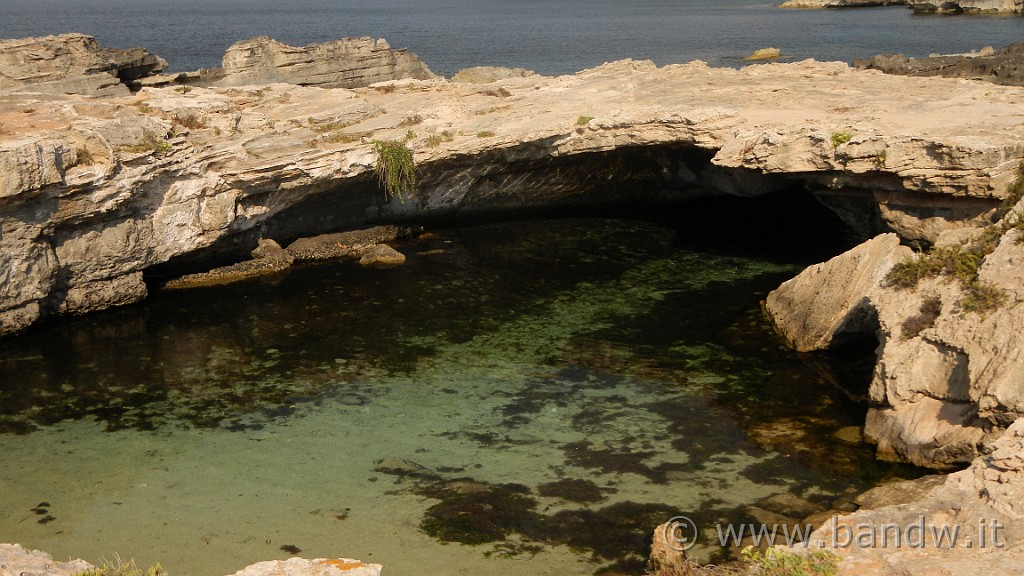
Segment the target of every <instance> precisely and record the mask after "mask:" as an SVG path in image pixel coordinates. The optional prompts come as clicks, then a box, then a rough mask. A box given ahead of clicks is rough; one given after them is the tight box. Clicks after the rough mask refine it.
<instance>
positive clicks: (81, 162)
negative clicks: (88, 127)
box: [75, 146, 96, 166]
mask: <svg viewBox="0 0 1024 576" xmlns="http://www.w3.org/2000/svg"><path fill="white" fill-rule="evenodd" d="M75 156H76V157H78V161H77V162H76V164H77V165H78V166H92V165H93V164H95V163H96V158H94V157H93V155H92V152H90V151H89V149H88V148H86V147H85V146H79V147H77V148H75Z"/></svg>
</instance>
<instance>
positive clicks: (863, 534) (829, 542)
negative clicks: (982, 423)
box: [795, 420, 1024, 576]
mask: <svg viewBox="0 0 1024 576" xmlns="http://www.w3.org/2000/svg"><path fill="white" fill-rule="evenodd" d="M1022 522H1024V420H1019V421H1017V422H1016V423H1014V424H1013V425H1012V426H1010V427H1009V429H1008V430H1007V431H1006V434H1005V435H1003V437H1002V438H1000V439H999V440H997V441H996V442H995V443H994V444H993V446H992V452H991V454H988V455H985V456H981V457H978V458H976V459H975V460H974V461H973V462H972V463H971V465H970V466H969V467H968V468H967V469H966V470H963V471H960V472H956V473H953V474H950V475H949V476H948V477H946V478H945V481H943V482H941V483H939V484H938V485H937V486H934V487H933V488H931V489H930V490H928V491H927V492H926V493H925V494H924V495H923V496H920V497H917V498H914V499H912V500H911V501H909V502H903V503H899V504H891V505H887V506H881V507H879V508H874V509H864V510H859V511H857V512H854V513H853V514H849V515H845V516H840V517H838V518H836V519H834V520H830V521H828V522H826V523H825V524H824V525H823V526H821V527H820V528H819V529H818V530H816V531H815V532H814V533H813V534H812V535H811V538H810V540H809V542H810V543H811V549H817V543H819V542H820V543H822V545H823V546H824V547H826V548H830V549H833V550H834V551H835V552H836V553H838V554H839V555H840V556H841V557H842V563H841V564H840V570H839V574H841V575H847V574H849V575H854V574H856V575H858V576H875V575H878V576H882V575H886V576H888V575H891V574H943V575H946V576H976V575H978V574H1017V573H1019V572H1020V567H1021V566H1022V565H1024V532H1022V531H1021V530H1020V529H1019V528H1020V526H1021V523H1022ZM886 526H889V528H886ZM893 527H895V530H894V529H893ZM886 530H888V532H887V536H885V537H884V538H885V539H884V540H883V533H885V531H886ZM897 530H898V531H899V534H898V535H897V534H896V531H897ZM943 530H945V532H943ZM872 533H873V534H874V537H873V539H872V537H871V534H872ZM897 541H898V542H899V545H897ZM952 542H955V543H956V545H955V546H951V543H952ZM804 550H805V549H803V548H799V547H798V548H796V549H795V551H796V552H798V553H801V552H803V551H804Z"/></svg>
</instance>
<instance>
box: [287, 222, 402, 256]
mask: <svg viewBox="0 0 1024 576" xmlns="http://www.w3.org/2000/svg"><path fill="white" fill-rule="evenodd" d="M412 233H413V231H412V229H410V228H408V227H402V226H393V225H389V226H374V227H372V228H366V229H363V230H349V231H347V232H336V233H333V234H321V235H319V236H312V237H309V238H299V239H298V240H296V241H294V242H292V243H291V244H289V245H288V253H289V254H291V255H292V256H294V257H295V259H296V260H326V259H329V258H340V257H344V256H362V255H363V254H365V253H366V252H367V251H368V250H370V249H372V248H373V247H375V246H377V245H378V244H381V243H383V242H391V241H392V240H397V239H399V238H405V237H408V236H409V235H411V234H412Z"/></svg>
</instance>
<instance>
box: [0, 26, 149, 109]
mask: <svg viewBox="0 0 1024 576" xmlns="http://www.w3.org/2000/svg"><path fill="white" fill-rule="evenodd" d="M166 67H167V62H166V61H164V59H163V58H160V57H159V56H157V55H156V54H153V53H151V52H149V51H148V50H145V49H143V48H132V49H130V50H120V49H117V48H102V47H101V46H100V45H99V43H98V42H97V41H96V39H95V38H93V37H92V36H86V35H85V34H61V35H60V36H45V37H42V38H19V39H14V40H0V94H11V93H19V92H21V93H25V92H36V93H44V94H85V95H90V96H125V95H127V94H128V93H129V86H130V85H132V84H133V83H134V82H136V81H138V80H139V79H141V78H144V77H146V76H151V75H153V74H155V73H157V72H160V71H161V70H163V69H164V68H166Z"/></svg>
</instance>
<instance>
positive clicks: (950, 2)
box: [907, 0, 1024, 14]
mask: <svg viewBox="0 0 1024 576" xmlns="http://www.w3.org/2000/svg"><path fill="white" fill-rule="evenodd" d="M907 5H908V6H910V7H911V8H912V9H913V10H914V12H916V13H923V14H1020V13H1022V12H1024V1H1022V0H907Z"/></svg>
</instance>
